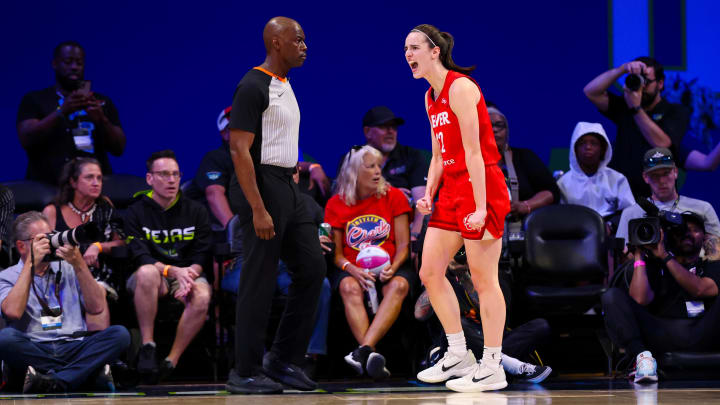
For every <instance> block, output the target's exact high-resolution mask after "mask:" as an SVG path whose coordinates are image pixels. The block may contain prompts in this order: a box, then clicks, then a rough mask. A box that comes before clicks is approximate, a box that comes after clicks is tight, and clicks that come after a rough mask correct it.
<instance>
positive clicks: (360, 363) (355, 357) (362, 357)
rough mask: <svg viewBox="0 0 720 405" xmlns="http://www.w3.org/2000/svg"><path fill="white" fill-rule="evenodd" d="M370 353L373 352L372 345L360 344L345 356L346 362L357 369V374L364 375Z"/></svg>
mask: <svg viewBox="0 0 720 405" xmlns="http://www.w3.org/2000/svg"><path fill="white" fill-rule="evenodd" d="M370 353H372V349H371V348H370V346H360V347H358V348H357V349H355V350H353V351H352V352H350V354H348V355H347V356H345V362H346V363H347V364H348V365H349V366H350V367H352V368H353V370H355V372H356V373H357V375H363V372H364V371H365V364H367V361H368V357H370Z"/></svg>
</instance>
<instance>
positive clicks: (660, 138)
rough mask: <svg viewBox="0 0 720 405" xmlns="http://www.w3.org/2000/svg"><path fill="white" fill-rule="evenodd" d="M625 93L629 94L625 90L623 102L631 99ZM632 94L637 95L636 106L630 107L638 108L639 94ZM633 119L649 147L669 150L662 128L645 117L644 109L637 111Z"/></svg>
mask: <svg viewBox="0 0 720 405" xmlns="http://www.w3.org/2000/svg"><path fill="white" fill-rule="evenodd" d="M627 93H631V92H630V91H629V90H627V89H625V94H626V95H625V100H628V98H630V97H631V96H629V95H627ZM634 93H637V104H634V105H633V106H631V107H636V106H640V97H641V95H640V93H641V92H640V91H637V92H634ZM628 105H629V104H628ZM634 118H635V123H636V124H637V126H638V129H640V133H642V135H643V138H645V140H646V141H647V142H648V143H649V144H650V145H652V146H653V147H655V148H669V147H670V146H671V145H672V140H671V139H670V136H668V134H666V133H665V131H663V130H662V128H660V127H659V126H658V124H656V123H655V121H653V120H652V119H651V118H650V116H649V115H647V113H646V112H645V110H644V109H642V108H641V109H639V110H638V112H637V113H636V114H635V116H634Z"/></svg>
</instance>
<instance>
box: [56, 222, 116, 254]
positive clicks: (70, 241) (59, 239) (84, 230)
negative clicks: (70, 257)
mask: <svg viewBox="0 0 720 405" xmlns="http://www.w3.org/2000/svg"><path fill="white" fill-rule="evenodd" d="M45 236H47V238H48V240H49V241H50V253H48V254H47V255H45V258H44V259H43V261H46V262H50V261H57V260H60V258H59V257H57V255H56V254H55V251H56V250H57V248H59V247H60V246H67V245H69V246H80V245H89V244H91V243H93V242H97V241H99V240H100V239H101V238H102V231H101V230H100V228H99V227H98V226H97V224H95V223H94V222H88V223H86V224H82V225H80V226H77V227H75V228H72V229H68V230H66V231H62V232H50V233H48V234H45Z"/></svg>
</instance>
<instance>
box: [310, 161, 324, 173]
mask: <svg viewBox="0 0 720 405" xmlns="http://www.w3.org/2000/svg"><path fill="white" fill-rule="evenodd" d="M316 167H321V166H320V163H312V164H311V165H310V166H309V167H308V173H309V172H311V171H312V170H313V169H314V168H316Z"/></svg>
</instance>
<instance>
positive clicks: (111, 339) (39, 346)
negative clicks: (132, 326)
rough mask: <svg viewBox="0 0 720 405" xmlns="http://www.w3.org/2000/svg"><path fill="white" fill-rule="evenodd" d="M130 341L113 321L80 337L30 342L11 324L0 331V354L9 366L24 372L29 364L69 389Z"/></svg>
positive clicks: (86, 377) (110, 358) (84, 379)
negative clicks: (105, 327) (106, 326)
mask: <svg viewBox="0 0 720 405" xmlns="http://www.w3.org/2000/svg"><path fill="white" fill-rule="evenodd" d="M129 345H130V334H129V333H128V331H127V329H125V327H123V326H119V325H113V326H110V327H109V328H107V329H105V330H102V331H100V332H96V333H93V334H92V335H90V336H86V337H85V338H83V339H82V340H62V341H57V342H33V341H31V340H30V338H29V337H28V336H27V335H26V334H25V333H23V332H20V331H19V330H17V329H14V328H5V329H3V330H1V331H0V358H2V359H3V360H4V361H5V362H6V363H7V365H8V366H9V367H10V369H11V370H13V371H15V372H24V370H25V369H26V368H27V366H32V367H33V368H35V369H36V370H37V371H39V372H41V373H46V374H48V375H50V376H52V377H53V378H55V379H57V380H60V381H61V382H62V383H64V385H65V389H66V390H68V391H70V390H74V389H76V388H78V387H79V386H81V385H82V384H83V383H84V382H85V381H86V380H87V379H88V377H90V376H92V375H94V374H95V373H96V372H97V371H98V370H99V369H100V368H101V367H102V366H104V365H105V364H107V363H111V362H112V361H114V360H115V359H117V358H118V357H119V356H120V354H121V353H123V352H124V351H125V350H126V349H127V347H128V346H129Z"/></svg>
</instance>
